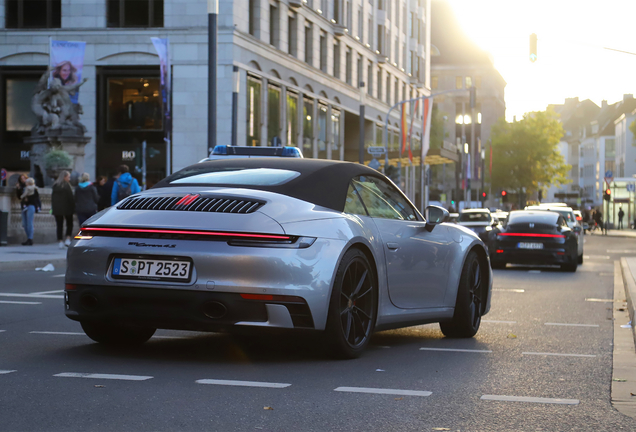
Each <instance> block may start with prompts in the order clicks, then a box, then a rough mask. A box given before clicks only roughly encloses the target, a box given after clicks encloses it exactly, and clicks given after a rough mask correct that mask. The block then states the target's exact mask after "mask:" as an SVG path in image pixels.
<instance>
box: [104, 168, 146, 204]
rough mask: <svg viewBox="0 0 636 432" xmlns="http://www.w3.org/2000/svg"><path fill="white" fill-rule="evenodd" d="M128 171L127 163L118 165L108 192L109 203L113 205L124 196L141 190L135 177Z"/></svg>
mask: <svg viewBox="0 0 636 432" xmlns="http://www.w3.org/2000/svg"><path fill="white" fill-rule="evenodd" d="M128 171H129V168H128V165H120V167H119V175H118V176H117V180H115V183H114V184H113V191H112V192H111V194H110V202H111V205H115V204H117V203H118V202H119V201H121V200H123V199H124V198H126V197H128V196H130V195H133V194H136V193H139V192H140V191H141V189H140V188H139V183H138V182H137V179H136V178H134V177H133V176H131V175H130V173H129V172H128Z"/></svg>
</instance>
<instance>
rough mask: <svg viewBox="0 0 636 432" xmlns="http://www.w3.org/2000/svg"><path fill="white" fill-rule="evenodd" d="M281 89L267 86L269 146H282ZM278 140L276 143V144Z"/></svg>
mask: <svg viewBox="0 0 636 432" xmlns="http://www.w3.org/2000/svg"><path fill="white" fill-rule="evenodd" d="M280 111H281V105H280V87H277V86H275V85H273V84H269V85H268V86H267V145H268V146H273V145H280V143H281V142H282V141H281V137H280ZM274 140H276V143H275V142H274Z"/></svg>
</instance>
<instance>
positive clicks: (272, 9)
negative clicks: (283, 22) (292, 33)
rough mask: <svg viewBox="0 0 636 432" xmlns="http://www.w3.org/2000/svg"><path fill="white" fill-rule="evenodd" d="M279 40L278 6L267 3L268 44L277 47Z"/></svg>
mask: <svg viewBox="0 0 636 432" xmlns="http://www.w3.org/2000/svg"><path fill="white" fill-rule="evenodd" d="M279 41H280V16H279V15H278V8H277V7H276V6H273V5H271V4H270V5H269V44H270V45H273V46H275V47H276V48H278V47H279V43H280V42H279Z"/></svg>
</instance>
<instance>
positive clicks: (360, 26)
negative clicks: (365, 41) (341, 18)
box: [358, 6, 363, 42]
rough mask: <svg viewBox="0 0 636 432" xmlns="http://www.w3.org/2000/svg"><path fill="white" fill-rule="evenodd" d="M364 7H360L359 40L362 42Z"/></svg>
mask: <svg viewBox="0 0 636 432" xmlns="http://www.w3.org/2000/svg"><path fill="white" fill-rule="evenodd" d="M362 30H363V29H362V6H360V7H358V39H359V40H360V42H362Z"/></svg>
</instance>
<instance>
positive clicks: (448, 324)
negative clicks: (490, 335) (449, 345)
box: [439, 251, 487, 338]
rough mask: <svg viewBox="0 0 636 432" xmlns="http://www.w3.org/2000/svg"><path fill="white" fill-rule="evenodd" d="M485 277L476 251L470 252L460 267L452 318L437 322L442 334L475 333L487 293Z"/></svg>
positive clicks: (455, 336)
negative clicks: (461, 267)
mask: <svg viewBox="0 0 636 432" xmlns="http://www.w3.org/2000/svg"><path fill="white" fill-rule="evenodd" d="M485 279H486V278H485V277H484V270H483V263H482V262H481V261H480V260H479V257H478V256H477V253H475V252H474V251H473V252H470V253H469V254H468V257H466V262H465V263H464V268H463V269H462V275H461V278H460V281H459V287H458V289H457V300H456V301H455V313H454V315H453V319H452V320H450V321H445V322H441V323H440V324H439V326H440V329H441V330H442V333H444V336H446V337H450V338H470V337H473V336H475V334H477V331H478V330H479V325H480V324H481V313H482V310H483V307H484V306H483V305H484V302H485V301H486V295H487V294H486V293H485V289H486V286H485V284H484V281H485Z"/></svg>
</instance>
